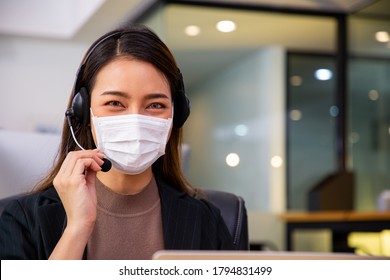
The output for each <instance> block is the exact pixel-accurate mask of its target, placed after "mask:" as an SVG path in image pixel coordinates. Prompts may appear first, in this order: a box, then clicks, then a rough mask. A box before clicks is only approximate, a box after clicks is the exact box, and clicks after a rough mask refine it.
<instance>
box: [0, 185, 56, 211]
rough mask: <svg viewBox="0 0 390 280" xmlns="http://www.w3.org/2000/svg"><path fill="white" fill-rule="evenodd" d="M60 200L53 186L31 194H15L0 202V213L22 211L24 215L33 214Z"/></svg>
mask: <svg viewBox="0 0 390 280" xmlns="http://www.w3.org/2000/svg"><path fill="white" fill-rule="evenodd" d="M59 202H60V199H59V197H58V194H57V191H56V190H55V188H54V187H53V186H50V187H49V188H47V189H45V190H42V191H37V192H31V193H23V194H17V195H14V196H11V197H7V198H3V199H2V200H1V202H0V203H1V206H0V207H1V211H2V212H3V211H8V212H15V211H17V210H18V209H19V211H23V212H24V213H28V212H34V211H35V210H36V209H38V208H39V207H41V206H44V205H48V204H53V203H59Z"/></svg>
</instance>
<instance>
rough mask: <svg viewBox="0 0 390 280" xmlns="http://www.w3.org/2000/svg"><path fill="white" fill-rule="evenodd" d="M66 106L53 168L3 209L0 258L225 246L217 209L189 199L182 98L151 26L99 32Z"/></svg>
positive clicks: (134, 254) (136, 254)
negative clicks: (182, 154) (31, 190)
mask: <svg viewBox="0 0 390 280" xmlns="http://www.w3.org/2000/svg"><path fill="white" fill-rule="evenodd" d="M68 108H69V109H68V110H67V111H66V121H65V123H64V127H63V134H62V144H61V150H60V153H59V156H58V160H57V162H56V164H55V166H54V167H53V169H52V170H51V172H50V173H49V175H48V176H47V178H46V179H45V180H44V181H43V182H42V184H41V185H40V186H39V188H38V189H37V191H36V192H35V193H34V194H32V195H28V196H26V197H23V198H21V199H19V200H17V201H14V202H13V203H11V204H10V205H8V207H7V208H6V209H5V210H4V212H3V215H2V217H1V220H0V248H1V253H0V254H1V259H83V258H84V259H150V258H151V257H152V255H153V253H154V252H156V251H158V250H161V249H194V250H195V249H207V250H218V249H227V250H230V249H233V248H234V247H233V242H232V238H231V236H230V235H229V233H228V230H227V228H226V225H225V224H224V222H223V220H222V218H221V216H220V213H219V211H218V210H217V209H216V208H215V207H213V206H212V205H210V204H209V203H207V202H206V201H204V200H202V199H197V198H195V197H194V195H195V191H194V190H193V189H192V188H191V187H190V186H189V185H188V183H187V182H186V180H185V178H184V176H183V174H182V172H181V169H180V160H179V159H180V152H179V147H180V144H181V137H182V129H181V127H182V125H183V124H184V122H185V121H186V119H187V117H188V115H189V102H188V99H187V97H186V96H185V93H184V86H183V81H182V77H181V73H180V71H179V70H178V67H177V65H176V62H175V60H174V58H173V56H172V54H171V52H170V51H169V49H168V48H167V47H166V45H165V44H164V43H163V42H162V41H161V40H160V39H159V38H158V37H157V36H156V35H155V34H154V33H153V32H152V31H151V30H149V29H147V28H146V27H141V26H134V27H130V28H128V29H123V30H116V31H113V32H110V33H108V34H106V35H104V36H103V37H101V38H100V39H98V40H97V41H96V42H95V43H94V44H93V45H92V46H91V47H90V49H89V51H88V52H87V54H86V56H85V58H84V60H83V61H82V63H81V65H80V69H79V71H78V74H77V78H76V81H75V85H74V89H73V91H72V95H71V98H70V101H69V105H68ZM96 147H97V148H96ZM107 164H108V165H110V164H112V168H110V167H109V166H107ZM108 169H109V170H108ZM103 171H105V172H103Z"/></svg>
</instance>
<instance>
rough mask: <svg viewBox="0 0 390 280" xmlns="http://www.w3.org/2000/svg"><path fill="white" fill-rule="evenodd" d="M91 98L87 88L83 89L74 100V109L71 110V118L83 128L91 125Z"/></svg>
mask: <svg viewBox="0 0 390 280" xmlns="http://www.w3.org/2000/svg"><path fill="white" fill-rule="evenodd" d="M89 99H90V97H89V94H88V91H87V89H86V88H85V87H82V88H81V89H80V90H79V92H77V93H76V94H75V96H74V97H73V100H72V107H71V109H70V112H71V117H73V118H74V119H75V120H76V122H77V123H78V124H79V125H81V126H87V125H88V124H89V119H90V114H89V108H90V100H89Z"/></svg>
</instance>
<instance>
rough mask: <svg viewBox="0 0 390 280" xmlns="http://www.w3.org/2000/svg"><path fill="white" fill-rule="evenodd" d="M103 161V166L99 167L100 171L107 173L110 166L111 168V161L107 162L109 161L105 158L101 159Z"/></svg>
mask: <svg viewBox="0 0 390 280" xmlns="http://www.w3.org/2000/svg"><path fill="white" fill-rule="evenodd" d="M103 161H104V162H103V164H102V165H101V166H100V167H101V168H102V170H101V171H103V172H108V171H110V169H111V166H112V163H111V161H109V160H108V159H106V158H103Z"/></svg>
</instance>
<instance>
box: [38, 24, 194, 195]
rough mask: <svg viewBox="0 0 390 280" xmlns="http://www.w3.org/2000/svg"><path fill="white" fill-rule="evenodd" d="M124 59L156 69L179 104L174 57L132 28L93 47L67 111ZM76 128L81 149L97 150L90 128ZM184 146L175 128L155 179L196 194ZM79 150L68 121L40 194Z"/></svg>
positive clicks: (150, 35)
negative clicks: (83, 90) (99, 77)
mask: <svg viewBox="0 0 390 280" xmlns="http://www.w3.org/2000/svg"><path fill="white" fill-rule="evenodd" d="M104 38H105V39H104ZM120 57H130V58H132V59H138V60H141V61H145V62H149V63H151V64H152V65H154V66H155V67H156V68H157V69H158V70H159V71H161V73H162V74H163V75H164V76H165V78H166V79H167V81H168V82H169V85H170V89H171V94H172V99H173V101H175V99H176V98H177V94H178V90H177V89H178V88H179V87H180V86H181V78H182V77H181V74H180V71H179V69H178V67H177V64H176V61H175V59H174V57H173V55H172V53H171V52H170V50H169V49H168V47H167V46H166V45H165V44H164V43H163V42H162V41H161V40H160V38H159V37H158V36H157V35H156V34H155V33H154V32H153V31H151V30H150V29H148V28H147V27H145V26H142V25H132V26H130V27H127V28H124V29H118V30H114V31H111V32H109V33H107V34H105V35H103V36H102V37H101V38H99V39H98V40H96V42H95V43H94V44H92V46H91V47H90V48H89V50H88V51H87V53H86V56H85V57H84V60H83V61H82V63H81V68H80V69H79V73H78V74H77V79H76V82H75V86H74V88H73V90H72V94H71V96H70V99H69V103H68V107H67V108H70V107H71V104H72V100H73V97H74V95H75V92H77V91H78V90H79V89H80V87H81V86H82V87H85V88H86V89H87V91H88V92H91V91H92V88H93V86H94V84H95V80H96V76H97V73H98V72H99V70H100V69H101V68H102V67H104V66H105V65H107V64H108V63H109V62H111V61H113V60H114V59H118V58H120ZM72 125H73V128H74V133H75V137H76V138H77V140H78V142H79V143H80V145H81V146H82V147H84V148H85V149H93V148H95V143H94V140H93V137H92V132H91V128H90V126H80V125H77V123H73V124H72ZM181 143H182V128H177V127H175V126H173V128H172V132H171V136H170V139H169V141H168V143H167V146H166V153H165V155H163V156H162V157H160V158H159V159H158V160H157V161H156V162H155V163H154V164H153V166H152V169H153V173H154V175H155V176H157V177H158V178H159V179H162V180H163V181H165V182H166V183H168V184H170V185H172V186H174V187H175V188H177V189H179V190H183V191H185V192H187V193H189V194H193V189H192V187H190V185H189V183H188V182H187V180H186V179H185V177H184V175H183V173H182V170H181ZM77 149H79V148H78V147H77V145H76V143H75V142H74V141H73V139H72V136H71V132H70V129H69V125H68V123H67V120H66V119H65V120H64V124H63V130H62V142H61V146H60V150H59V152H58V156H57V159H56V162H55V164H54V166H53V168H52V170H51V171H50V172H49V174H48V175H47V176H46V177H45V178H44V179H43V180H42V181H41V183H40V184H39V185H38V187H37V189H36V190H37V191H40V190H44V189H46V188H48V187H50V186H51V185H52V183H53V180H54V177H55V176H56V175H57V173H58V172H59V170H60V168H61V165H62V162H63V161H64V159H65V157H66V155H67V153H68V152H69V151H73V150H77Z"/></svg>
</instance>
